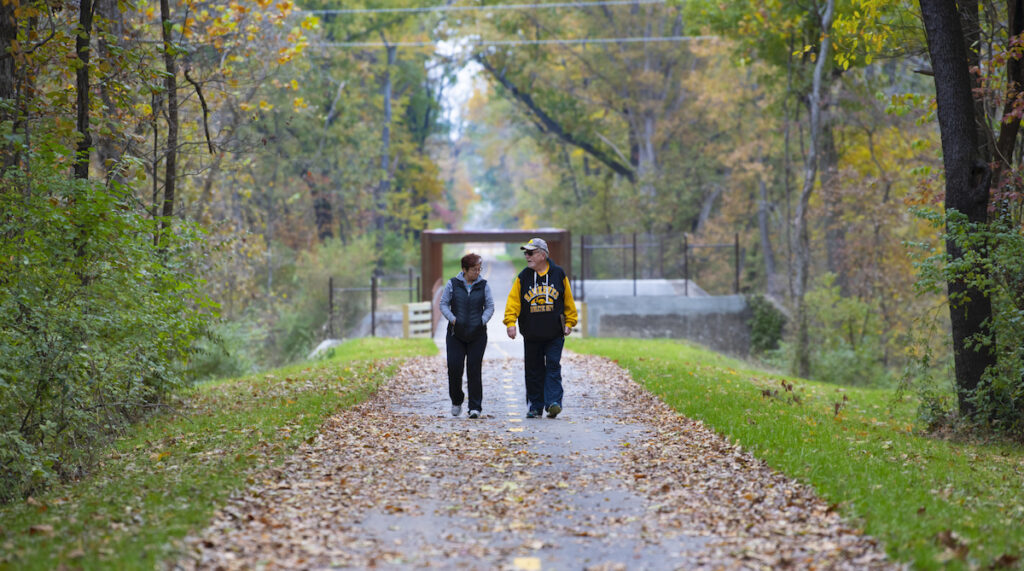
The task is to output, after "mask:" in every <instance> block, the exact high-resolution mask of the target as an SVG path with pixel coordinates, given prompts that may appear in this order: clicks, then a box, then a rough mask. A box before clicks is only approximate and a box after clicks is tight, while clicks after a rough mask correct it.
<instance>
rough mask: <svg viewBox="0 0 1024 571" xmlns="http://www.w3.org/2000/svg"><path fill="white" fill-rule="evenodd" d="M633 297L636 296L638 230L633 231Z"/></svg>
mask: <svg viewBox="0 0 1024 571" xmlns="http://www.w3.org/2000/svg"><path fill="white" fill-rule="evenodd" d="M633 297H636V232H633Z"/></svg>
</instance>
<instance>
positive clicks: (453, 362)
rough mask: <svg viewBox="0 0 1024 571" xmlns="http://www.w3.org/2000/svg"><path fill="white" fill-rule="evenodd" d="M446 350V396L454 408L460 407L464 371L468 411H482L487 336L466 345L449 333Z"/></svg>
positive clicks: (462, 398)
mask: <svg viewBox="0 0 1024 571" xmlns="http://www.w3.org/2000/svg"><path fill="white" fill-rule="evenodd" d="M445 345H446V346H447V348H448V396H450V397H451V399H452V404H453V405H455V406H458V405H461V404H462V401H463V400H464V399H465V398H466V395H465V394H464V393H463V392H462V371H463V369H465V371H466V381H467V382H466V384H467V387H468V388H469V410H483V409H482V408H481V407H482V406H483V400H484V387H483V379H482V378H481V370H482V369H483V361H484V349H486V348H487V334H486V333H485V334H484V335H482V336H480V337H479V338H478V339H475V340H473V341H470V342H469V343H466V342H465V341H463V340H461V339H459V338H458V337H456V336H454V335H452V334H451V333H449V334H448V336H447V337H446V338H445Z"/></svg>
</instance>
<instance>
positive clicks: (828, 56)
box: [793, 0, 835, 377]
mask: <svg viewBox="0 0 1024 571" xmlns="http://www.w3.org/2000/svg"><path fill="white" fill-rule="evenodd" d="M834 12H835V0H828V1H827V2H826V4H825V11H824V13H823V14H822V15H821V36H822V39H821V47H820V49H819V50H818V60H817V62H816V63H815V65H814V81H813V84H812V87H811V93H810V95H809V96H808V98H809V100H810V105H809V107H810V113H811V121H810V131H811V141H810V144H809V145H808V148H807V157H806V160H805V162H804V186H803V189H801V191H800V200H799V202H798V203H797V207H796V221H795V222H796V223H795V226H796V228H795V229H794V234H795V236H794V239H795V240H796V244H795V245H794V247H793V251H794V255H795V257H796V280H795V283H794V284H793V285H794V288H793V289H794V296H795V297H796V321H797V330H796V373H797V374H798V375H800V376H801V377H808V376H810V374H811V351H810V333H809V323H808V321H809V320H808V316H807V307H806V306H805V304H804V299H805V296H806V294H807V283H808V278H809V275H808V274H809V273H810V270H811V244H810V232H809V230H808V228H807V209H808V208H809V206H810V201H811V193H812V192H813V191H814V181H815V179H816V178H817V176H818V153H819V152H820V150H821V145H822V141H821V135H822V120H821V111H822V108H823V107H824V106H825V103H824V102H823V101H822V91H823V89H822V81H823V77H822V76H823V75H825V66H828V65H830V64H831V60H832V37H831V34H832V16H833V14H834Z"/></svg>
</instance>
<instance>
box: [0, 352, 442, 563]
mask: <svg viewBox="0 0 1024 571" xmlns="http://www.w3.org/2000/svg"><path fill="white" fill-rule="evenodd" d="M436 353H437V347H436V345H435V344H434V342H433V341H431V340H429V339H427V340H415V341H402V340H395V339H360V340H354V341H350V342H348V343H345V344H343V345H341V346H339V347H336V348H335V349H334V353H333V355H332V356H331V357H330V358H329V359H327V360H323V361H316V362H312V363H305V364H300V365H294V366H290V367H286V368H283V369H278V370H275V371H270V372H267V373H259V374H254V375H251V376H247V377H242V378H237V379H229V380H222V381H216V382H210V383H204V384H202V385H199V386H197V387H196V388H195V389H194V390H191V391H190V392H189V393H188V394H185V395H181V399H182V400H181V404H180V406H178V407H177V410H176V411H174V412H167V413H164V414H159V415H156V416H154V417H152V418H150V419H149V420H148V421H146V422H144V423H140V424H138V425H136V426H133V427H131V428H130V429H129V430H128V432H127V434H125V435H124V436H123V437H122V438H120V439H118V441H117V442H116V443H114V445H113V446H111V447H110V448H109V449H107V450H105V451H104V452H103V453H102V455H101V456H100V462H99V464H98V466H97V467H96V469H95V471H94V472H93V473H92V474H89V475H88V476H87V477H86V478H83V479H82V480H81V481H79V482H76V483H74V484H69V485H65V486H60V487H58V488H56V489H54V490H52V491H51V492H50V493H47V494H46V495H45V496H40V497H38V498H30V499H29V500H28V501H26V502H23V503H19V504H16V505H9V506H3V507H2V508H0V569H55V568H81V569H153V568H155V567H157V565H158V564H159V562H160V560H162V559H165V558H168V557H174V556H175V555H176V554H177V552H178V550H179V549H180V548H181V546H182V543H181V538H183V537H184V536H185V535H186V534H187V533H189V532H190V531H193V530H197V529H201V528H202V527H203V526H204V525H205V524H206V522H207V521H209V519H210V517H211V515H212V513H213V511H214V510H215V509H217V507H218V506H220V505H222V504H223V502H224V500H225V499H226V498H227V497H228V496H229V494H230V493H231V492H232V491H233V490H236V489H238V488H239V487H241V486H244V485H245V484H246V483H247V481H248V480H250V479H251V477H252V474H255V473H256V472H257V471H259V470H261V469H263V468H267V467H270V466H273V465H275V464H278V463H279V462H280V461H281V460H282V459H283V458H284V457H285V456H287V455H288V454H290V453H291V452H293V451H294V450H295V449H296V447H297V446H298V445H299V444H301V443H302V442H304V441H305V440H307V439H311V438H313V437H314V436H315V434H316V432H317V429H318V428H319V427H320V426H321V424H322V423H323V422H324V420H325V419H326V418H327V417H329V416H330V415H331V414H333V413H334V412H336V411H338V410H340V409H342V408H344V407H348V406H352V405H353V404H356V403H358V402H361V401H363V400H365V399H366V398H367V397H368V396H369V395H371V394H372V393H373V391H374V390H375V389H376V388H377V387H378V386H379V385H380V383H382V382H383V381H385V380H386V379H387V378H388V377H389V376H390V375H392V374H393V373H394V371H395V369H396V368H397V360H400V359H405V358H409V357H413V356H417V355H432V354H436Z"/></svg>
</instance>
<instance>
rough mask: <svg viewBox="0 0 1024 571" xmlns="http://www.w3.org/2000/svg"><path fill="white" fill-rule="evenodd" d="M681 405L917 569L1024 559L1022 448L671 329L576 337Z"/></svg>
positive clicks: (891, 398)
mask: <svg viewBox="0 0 1024 571" xmlns="http://www.w3.org/2000/svg"><path fill="white" fill-rule="evenodd" d="M567 348H568V349H571V350H572V351H575V352H577V353H590V354H597V355H602V356H605V357H608V358H610V359H613V360H615V361H616V362H618V364H619V365H620V366H622V367H624V368H626V369H628V370H629V371H630V373H631V374H632V376H633V378H634V379H635V380H636V381H637V382H639V383H641V384H642V385H643V386H645V387H646V388H647V389H648V390H650V391H651V392H652V393H654V394H656V395H658V396H659V397H660V398H661V399H663V400H664V401H665V402H666V403H668V404H669V405H670V406H671V407H673V408H674V409H675V410H677V411H679V412H680V413H682V414H683V415H685V416H687V417H690V418H693V419H697V420H701V421H703V422H704V423H705V424H706V425H707V426H709V427H710V428H712V429H714V430H715V431H716V432H718V433H719V434H721V435H723V436H725V437H727V438H729V439H730V440H733V441H737V442H738V443H740V444H741V445H742V446H743V447H744V448H745V449H747V450H749V451H751V452H752V453H753V454H755V455H756V456H757V457H759V458H761V459H763V460H765V461H766V462H768V464H769V465H771V466H772V467H773V468H775V469H777V470H779V471H781V472H783V473H785V474H787V475H789V476H791V477H793V478H795V479H797V480H799V481H801V482H804V483H807V484H810V485H812V486H813V487H814V488H815V489H816V490H817V491H818V493H819V494H820V495H821V496H822V497H823V498H825V499H826V501H828V502H830V503H834V504H837V507H838V509H839V510H840V513H842V514H843V515H844V516H846V517H849V518H852V519H853V521H854V522H855V523H857V524H860V525H862V526H863V529H864V530H865V531H866V532H867V533H868V534H870V535H872V536H874V537H876V538H878V539H880V540H881V541H883V542H884V543H885V546H886V549H887V551H888V553H889V554H890V556H892V557H893V558H895V559H897V560H900V561H906V562H910V563H912V565H913V566H914V568H918V569H938V568H942V569H968V568H979V567H981V568H987V567H989V566H992V567H1003V566H1010V567H1016V566H1018V565H1019V563H1020V562H1019V560H1018V558H1020V557H1021V555H1022V554H1024V553H1022V552H1024V451H1022V450H1021V449H1020V448H1019V447H1014V446H1009V445H1000V444H995V445H987V444H979V443H962V442H961V443H958V442H949V441H945V440H938V439H934V438H930V437H927V436H923V435H920V434H918V433H917V432H916V431H915V427H914V418H915V412H916V403H914V402H907V401H906V400H905V401H903V402H898V401H897V400H896V395H895V393H894V392H893V391H892V390H880V389H859V388H852V387H840V386H836V385H829V384H825V383H816V382H811V381H807V380H804V379H798V378H792V377H785V376H780V375H777V374H772V373H767V372H764V371H759V370H755V369H754V368H752V366H751V365H749V364H745V363H742V362H739V361H735V360H732V359H728V358H725V357H723V356H721V355H718V354H716V353H713V352H710V351H707V350H704V349H701V348H698V347H695V346H693V345H690V344H686V343H683V342H678V341H672V340H634V339H572V340H571V341H570V343H569V344H568V346H567Z"/></svg>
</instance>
